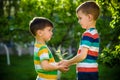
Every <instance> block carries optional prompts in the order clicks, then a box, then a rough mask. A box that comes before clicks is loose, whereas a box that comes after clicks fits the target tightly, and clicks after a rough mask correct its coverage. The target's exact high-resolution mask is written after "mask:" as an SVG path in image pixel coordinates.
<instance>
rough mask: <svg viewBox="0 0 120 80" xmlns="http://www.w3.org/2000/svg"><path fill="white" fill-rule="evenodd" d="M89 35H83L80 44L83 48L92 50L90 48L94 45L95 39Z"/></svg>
mask: <svg viewBox="0 0 120 80" xmlns="http://www.w3.org/2000/svg"><path fill="white" fill-rule="evenodd" d="M89 35H91V34H89ZM89 35H84V34H83V36H82V39H81V43H80V45H81V46H82V47H87V48H90V46H91V45H92V43H93V41H94V39H93V38H92V37H91V36H89Z"/></svg>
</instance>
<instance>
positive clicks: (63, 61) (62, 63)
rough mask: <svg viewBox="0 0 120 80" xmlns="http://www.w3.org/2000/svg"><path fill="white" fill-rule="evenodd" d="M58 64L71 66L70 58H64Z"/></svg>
mask: <svg viewBox="0 0 120 80" xmlns="http://www.w3.org/2000/svg"><path fill="white" fill-rule="evenodd" d="M58 65H65V66H70V64H69V63H68V60H62V61H60V62H59V63H58Z"/></svg>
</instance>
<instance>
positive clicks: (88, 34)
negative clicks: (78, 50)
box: [83, 33, 99, 39]
mask: <svg viewBox="0 0 120 80" xmlns="http://www.w3.org/2000/svg"><path fill="white" fill-rule="evenodd" d="M83 36H89V37H92V38H93V39H96V38H98V37H99V35H98V34H97V33H96V34H94V35H92V34H90V33H84V35H83Z"/></svg>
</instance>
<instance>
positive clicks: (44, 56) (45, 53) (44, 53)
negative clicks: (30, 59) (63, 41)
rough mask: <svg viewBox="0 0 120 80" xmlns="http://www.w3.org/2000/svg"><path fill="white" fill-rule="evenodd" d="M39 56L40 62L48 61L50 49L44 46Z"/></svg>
mask: <svg viewBox="0 0 120 80" xmlns="http://www.w3.org/2000/svg"><path fill="white" fill-rule="evenodd" d="M38 56H39V58H40V61H43V60H48V59H49V54H48V48H47V47H46V46H42V47H41V48H40V50H39V52H38Z"/></svg>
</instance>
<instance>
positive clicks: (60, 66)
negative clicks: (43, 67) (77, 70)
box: [58, 61, 69, 72]
mask: <svg viewBox="0 0 120 80" xmlns="http://www.w3.org/2000/svg"><path fill="white" fill-rule="evenodd" d="M58 66H59V70H60V71H61V72H66V71H68V70H69V68H68V66H67V65H65V64H62V61H60V62H59V63H58Z"/></svg>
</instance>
